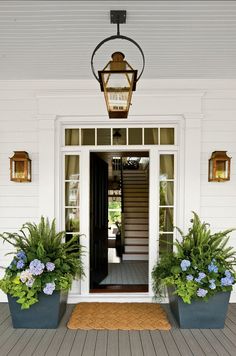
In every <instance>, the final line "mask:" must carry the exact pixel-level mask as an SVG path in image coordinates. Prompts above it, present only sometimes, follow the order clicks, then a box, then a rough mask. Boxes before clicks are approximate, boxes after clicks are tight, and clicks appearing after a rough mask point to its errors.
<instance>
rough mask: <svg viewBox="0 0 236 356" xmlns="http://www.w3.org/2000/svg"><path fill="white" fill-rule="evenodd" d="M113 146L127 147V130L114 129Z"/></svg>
mask: <svg viewBox="0 0 236 356" xmlns="http://www.w3.org/2000/svg"><path fill="white" fill-rule="evenodd" d="M112 136H113V145H126V129H113V131H112Z"/></svg>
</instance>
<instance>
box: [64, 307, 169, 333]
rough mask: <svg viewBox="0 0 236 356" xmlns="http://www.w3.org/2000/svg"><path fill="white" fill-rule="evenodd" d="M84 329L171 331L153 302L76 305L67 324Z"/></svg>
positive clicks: (166, 320)
mask: <svg viewBox="0 0 236 356" xmlns="http://www.w3.org/2000/svg"><path fill="white" fill-rule="evenodd" d="M67 326H68V328H69V329H83V330H91V329H97V330H104V329H105V330H118V329H119V330H170V328H171V326H170V323H169V321H168V319H167V315H166V313H165V311H164V310H163V309H162V308H161V306H160V305H159V304H156V303H79V304H77V305H76V307H75V308H74V310H73V312H72V315H71V317H70V320H69V322H68V324H67Z"/></svg>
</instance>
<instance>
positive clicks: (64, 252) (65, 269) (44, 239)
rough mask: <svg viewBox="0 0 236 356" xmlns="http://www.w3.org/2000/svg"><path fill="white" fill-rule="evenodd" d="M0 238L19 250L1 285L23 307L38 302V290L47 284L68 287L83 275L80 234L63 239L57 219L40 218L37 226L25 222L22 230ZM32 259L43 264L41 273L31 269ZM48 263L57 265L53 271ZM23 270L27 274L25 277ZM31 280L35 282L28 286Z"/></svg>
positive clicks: (63, 234)
mask: <svg viewBox="0 0 236 356" xmlns="http://www.w3.org/2000/svg"><path fill="white" fill-rule="evenodd" d="M0 237H1V238H2V239H3V240H4V241H7V242H8V243H10V244H11V245H12V246H13V247H14V249H15V250H16V252H15V253H13V254H14V255H15V256H14V258H13V260H12V263H11V264H10V266H8V267H7V268H6V271H5V276H4V278H3V279H2V280H0V288H1V289H2V290H3V291H4V292H5V293H8V294H10V295H11V296H13V297H16V298H18V299H17V302H18V303H20V304H21V306H22V309H27V308H29V307H30V306H31V305H32V304H34V303H36V302H37V301H38V299H37V295H38V293H39V292H42V291H43V290H44V288H45V287H46V286H47V284H49V285H50V284H53V285H55V287H53V288H54V289H55V290H69V289H70V288H71V284H72V281H73V279H74V278H82V277H83V275H84V270H83V265H82V261H81V254H82V247H81V245H80V242H79V239H80V236H79V235H74V236H73V237H72V238H71V239H70V241H68V242H64V239H65V233H64V232H59V233H57V232H56V227H55V220H53V221H52V223H51V224H50V222H49V220H48V219H44V217H41V220H40V223H39V224H38V225H37V224H35V223H26V224H24V225H23V227H22V229H21V230H20V232H19V233H4V234H2V235H0ZM20 256H21V257H20ZM19 261H20V262H21V263H22V264H23V266H22V267H20V266H18V264H17V263H18V262H19ZM32 261H38V262H39V263H41V264H42V265H41V266H43V268H42V271H40V273H39V274H34V273H33V272H32V270H31V269H30V263H31V262H32ZM47 263H51V264H52V265H53V266H54V267H53V269H52V270H49V269H47ZM24 273H26V274H27V277H26V278H25V280H24V276H23V274H24ZM29 281H30V282H32V285H27V282H29ZM46 294H48V293H46Z"/></svg>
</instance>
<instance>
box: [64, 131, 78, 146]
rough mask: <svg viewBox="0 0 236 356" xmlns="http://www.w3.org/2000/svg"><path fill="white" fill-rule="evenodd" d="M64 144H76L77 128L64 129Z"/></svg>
mask: <svg viewBox="0 0 236 356" xmlns="http://www.w3.org/2000/svg"><path fill="white" fill-rule="evenodd" d="M65 144H66V146H77V145H79V144H80V142H79V129H66V132H65Z"/></svg>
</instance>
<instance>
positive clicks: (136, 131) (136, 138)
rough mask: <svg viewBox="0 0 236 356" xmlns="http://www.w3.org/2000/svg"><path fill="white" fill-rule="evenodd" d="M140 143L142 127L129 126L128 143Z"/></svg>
mask: <svg viewBox="0 0 236 356" xmlns="http://www.w3.org/2000/svg"><path fill="white" fill-rule="evenodd" d="M141 144H142V129H141V128H130V129H129V145H141Z"/></svg>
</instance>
